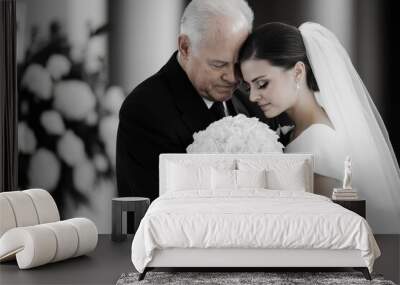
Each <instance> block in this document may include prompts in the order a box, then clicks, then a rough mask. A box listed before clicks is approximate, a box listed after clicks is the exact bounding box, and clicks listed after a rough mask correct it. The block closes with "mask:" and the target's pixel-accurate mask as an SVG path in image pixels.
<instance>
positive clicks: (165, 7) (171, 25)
mask: <svg viewBox="0 0 400 285" xmlns="http://www.w3.org/2000/svg"><path fill="white" fill-rule="evenodd" d="M183 2H184V1H183V0H168V1H165V0H146V1H131V0H115V1H112V3H113V7H110V8H111V9H112V10H113V12H112V16H111V17H112V19H111V21H112V24H113V30H112V32H113V36H112V37H113V40H112V42H110V50H111V54H112V55H111V57H112V58H111V61H110V63H111V77H112V80H113V82H114V83H116V84H118V85H119V86H122V87H123V88H124V89H125V91H126V92H128V93H129V92H130V91H131V90H132V89H133V88H134V87H136V86H137V85H138V84H139V83H140V82H141V81H143V80H144V79H146V78H147V77H149V76H150V75H152V74H154V73H155V72H157V71H158V70H159V69H160V68H161V67H162V66H163V65H164V64H165V63H166V62H167V61H168V59H169V57H170V56H171V54H172V52H173V51H174V50H176V48H177V41H178V39H177V37H178V32H179V20H180V17H181V13H182V11H183Z"/></svg>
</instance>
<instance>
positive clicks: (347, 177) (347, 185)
mask: <svg viewBox="0 0 400 285" xmlns="http://www.w3.org/2000/svg"><path fill="white" fill-rule="evenodd" d="M343 189H344V190H351V189H352V187H351V158H350V156H349V155H348V156H346V160H345V161H344V178H343Z"/></svg>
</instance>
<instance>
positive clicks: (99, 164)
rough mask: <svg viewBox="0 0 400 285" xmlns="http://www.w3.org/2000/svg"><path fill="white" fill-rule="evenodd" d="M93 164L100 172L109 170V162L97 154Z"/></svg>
mask: <svg viewBox="0 0 400 285" xmlns="http://www.w3.org/2000/svg"><path fill="white" fill-rule="evenodd" d="M93 164H94V166H95V167H96V169H97V170H98V171H100V172H104V171H106V170H107V167H108V162H107V159H106V158H105V157H104V155H101V154H99V153H96V154H95V155H94V157H93Z"/></svg>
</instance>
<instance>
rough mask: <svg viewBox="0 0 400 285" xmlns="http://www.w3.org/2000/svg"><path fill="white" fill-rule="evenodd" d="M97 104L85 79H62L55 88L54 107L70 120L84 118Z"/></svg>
mask: <svg viewBox="0 0 400 285" xmlns="http://www.w3.org/2000/svg"><path fill="white" fill-rule="evenodd" d="M95 105H96V98H95V95H94V94H93V92H92V89H90V86H89V85H88V84H87V83H86V82H83V81H79V80H68V81H61V82H59V83H57V84H56V85H55V88H54V103H53V107H54V109H56V110H58V111H60V113H61V114H62V115H63V116H64V117H65V118H67V119H70V120H83V119H85V117H86V116H87V114H88V113H89V112H91V111H92V110H93V109H94V107H95Z"/></svg>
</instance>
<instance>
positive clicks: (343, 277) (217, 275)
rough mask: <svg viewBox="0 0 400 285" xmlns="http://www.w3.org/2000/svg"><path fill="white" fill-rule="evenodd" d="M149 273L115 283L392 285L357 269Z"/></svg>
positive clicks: (124, 276) (392, 284) (127, 275)
mask: <svg viewBox="0 0 400 285" xmlns="http://www.w3.org/2000/svg"><path fill="white" fill-rule="evenodd" d="M147 274H148V276H147V277H146V279H144V280H142V281H138V276H139V273H135V272H131V273H124V274H122V275H121V276H120V278H119V279H118V281H117V283H116V285H136V284H138V285H140V284H158V285H164V284H165V285H167V284H168V285H175V284H191V283H193V280H196V283H198V284H213V285H217V284H224V285H225V284H241V285H251V284H265V285H268V284H271V285H275V284H326V285H330V284H331V285H334V284H335V285H336V284H353V285H358V284H360V285H361V284H362V285H364V284H366V285H367V284H377V285H395V283H393V282H392V281H390V280H385V279H384V278H383V275H381V274H372V279H373V281H372V283H371V281H369V280H365V278H364V277H363V275H362V274H361V273H360V272H158V271H152V272H149V273H147Z"/></svg>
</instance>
